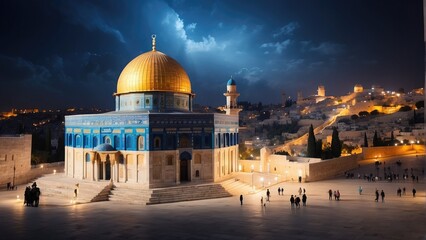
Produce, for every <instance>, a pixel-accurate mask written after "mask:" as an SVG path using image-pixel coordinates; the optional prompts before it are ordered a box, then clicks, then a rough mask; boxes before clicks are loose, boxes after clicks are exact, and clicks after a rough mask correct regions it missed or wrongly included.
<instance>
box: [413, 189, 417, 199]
mask: <svg viewBox="0 0 426 240" xmlns="http://www.w3.org/2000/svg"><path fill="white" fill-rule="evenodd" d="M416 192H417V191H416V189H415V188H413V197H416Z"/></svg>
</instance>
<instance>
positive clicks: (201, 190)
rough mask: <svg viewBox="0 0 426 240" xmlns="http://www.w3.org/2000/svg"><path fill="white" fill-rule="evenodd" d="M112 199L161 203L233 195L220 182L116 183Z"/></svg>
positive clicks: (147, 203)
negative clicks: (172, 184)
mask: <svg viewBox="0 0 426 240" xmlns="http://www.w3.org/2000/svg"><path fill="white" fill-rule="evenodd" d="M115 185H116V186H115V188H114V190H113V191H112V194H111V196H110V201H117V202H126V203H133V204H146V205H151V204H161V203H173V202H183V201H193V200H203V199H212V198H223V197H230V196H232V195H231V194H230V193H228V192H227V191H226V190H225V189H224V188H223V187H222V185H220V184H217V183H211V184H201V185H181V186H177V187H168V188H156V189H147V188H146V187H145V188H142V187H140V186H137V185H136V186H135V185H132V184H129V185H126V184H115Z"/></svg>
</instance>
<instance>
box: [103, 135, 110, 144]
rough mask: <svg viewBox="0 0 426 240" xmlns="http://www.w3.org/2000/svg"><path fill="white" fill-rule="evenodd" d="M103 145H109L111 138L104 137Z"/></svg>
mask: <svg viewBox="0 0 426 240" xmlns="http://www.w3.org/2000/svg"><path fill="white" fill-rule="evenodd" d="M104 143H107V144H111V138H110V137H108V136H105V137H104Z"/></svg>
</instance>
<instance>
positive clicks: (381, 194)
mask: <svg viewBox="0 0 426 240" xmlns="http://www.w3.org/2000/svg"><path fill="white" fill-rule="evenodd" d="M380 196H382V202H384V201H385V192H383V190H382V192H381V193H380Z"/></svg>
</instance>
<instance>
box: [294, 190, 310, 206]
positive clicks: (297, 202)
mask: <svg viewBox="0 0 426 240" xmlns="http://www.w3.org/2000/svg"><path fill="white" fill-rule="evenodd" d="M307 199H308V197H307V196H306V193H303V195H302V203H303V206H306V200H307ZM290 204H291V208H294V207H295V206H296V208H300V197H299V196H296V195H294V196H293V195H291V197H290Z"/></svg>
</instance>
